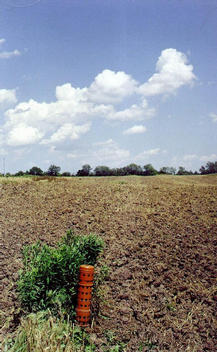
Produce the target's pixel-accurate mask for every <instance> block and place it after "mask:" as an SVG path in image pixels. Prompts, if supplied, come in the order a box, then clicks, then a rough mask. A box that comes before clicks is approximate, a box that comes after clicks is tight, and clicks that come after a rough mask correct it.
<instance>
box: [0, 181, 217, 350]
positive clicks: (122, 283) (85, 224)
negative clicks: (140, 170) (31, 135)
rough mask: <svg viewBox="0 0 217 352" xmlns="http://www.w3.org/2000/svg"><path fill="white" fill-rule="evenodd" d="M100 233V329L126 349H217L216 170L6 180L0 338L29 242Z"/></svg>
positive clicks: (1, 194)
mask: <svg viewBox="0 0 217 352" xmlns="http://www.w3.org/2000/svg"><path fill="white" fill-rule="evenodd" d="M69 228H72V229H73V230H74V231H75V232H76V233H81V234H88V233H90V232H92V233H96V234H98V235H100V236H101V237H102V238H103V239H104V241H105V243H106V247H105V250H104V253H103V256H102V258H101V261H102V262H103V263H104V264H106V265H107V266H108V267H109V268H110V275H109V277H108V279H107V280H106V281H105V283H104V284H103V286H102V287H101V300H100V304H99V305H100V307H99V313H98V316H96V317H95V319H94V325H93V330H92V332H91V335H92V338H93V340H94V342H95V344H96V345H97V346H98V347H97V350H98V351H103V349H102V346H103V344H105V342H106V339H108V337H109V338H110V339H114V340H117V341H120V342H121V341H122V342H124V343H125V344H126V346H127V347H126V351H161V352H163V351H171V352H176V351H178V352H182V351H183V352H186V351H189V352H204V351H216V341H217V334H216V327H217V318H216V312H217V309H216V308H217V286H216V277H217V275H216V274H217V271H216V267H217V265H216V264H217V259H216V257H217V251H216V245H217V175H216V176H213V175H210V176H156V177H107V178H94V177H93V178H70V179H69V178H56V179H52V178H51V179H50V180H40V179H39V180H38V179H37V178H36V179H31V178H29V179H28V178H27V179H24V178H16V179H3V178H2V179H0V266H1V270H0V292H1V293H0V327H1V339H3V337H4V335H5V334H6V332H7V331H11V330H12V329H14V327H15V326H16V325H17V324H18V322H19V302H18V301H17V295H16V280H17V275H18V274H17V272H18V270H19V269H20V268H21V266H22V261H21V248H22V246H23V245H25V244H29V243H32V242H35V241H36V240H38V239H40V240H42V241H45V242H47V243H50V244H54V243H56V242H57V241H58V240H59V239H60V238H61V237H62V236H63V235H64V234H65V232H66V230H67V229H69Z"/></svg>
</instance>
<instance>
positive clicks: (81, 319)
mask: <svg viewBox="0 0 217 352" xmlns="http://www.w3.org/2000/svg"><path fill="white" fill-rule="evenodd" d="M93 275H94V267H93V266H92V265H81V266H80V271H79V288H78V298H77V308H76V320H77V322H78V323H79V325H80V326H88V323H89V322H90V313H91V311H90V309H91V297H92V286H93Z"/></svg>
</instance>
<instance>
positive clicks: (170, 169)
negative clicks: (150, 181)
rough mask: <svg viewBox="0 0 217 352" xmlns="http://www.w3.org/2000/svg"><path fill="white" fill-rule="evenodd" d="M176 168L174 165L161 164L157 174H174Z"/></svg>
mask: <svg viewBox="0 0 217 352" xmlns="http://www.w3.org/2000/svg"><path fill="white" fill-rule="evenodd" d="M175 173H176V169H175V168H174V167H169V166H163V167H162V168H161V169H160V171H159V174H165V175H175Z"/></svg>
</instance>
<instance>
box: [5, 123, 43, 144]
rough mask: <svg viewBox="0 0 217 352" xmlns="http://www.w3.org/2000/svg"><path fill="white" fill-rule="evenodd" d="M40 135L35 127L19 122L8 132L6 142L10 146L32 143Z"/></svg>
mask: <svg viewBox="0 0 217 352" xmlns="http://www.w3.org/2000/svg"><path fill="white" fill-rule="evenodd" d="M42 137H43V133H42V132H40V131H39V130H38V129H37V128H34V127H30V126H26V125H25V124H20V125H18V126H16V127H14V128H13V129H12V130H11V131H10V132H9V135H8V140H7V144H8V145H10V146H21V145H27V144H34V143H36V142H38V141H39V140H40V139H41V138H42Z"/></svg>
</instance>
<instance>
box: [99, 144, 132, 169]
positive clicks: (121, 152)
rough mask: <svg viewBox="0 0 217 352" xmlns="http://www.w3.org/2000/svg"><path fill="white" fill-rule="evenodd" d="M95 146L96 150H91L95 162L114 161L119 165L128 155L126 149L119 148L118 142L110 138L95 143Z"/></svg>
mask: <svg viewBox="0 0 217 352" xmlns="http://www.w3.org/2000/svg"><path fill="white" fill-rule="evenodd" d="M95 146H97V150H95V151H94V152H93V154H92V158H93V159H94V160H95V162H96V163H113V164H114V163H115V164H117V165H120V164H121V163H122V162H124V161H125V160H127V159H128V158H129V156H130V152H129V151H128V150H126V149H121V148H119V146H118V144H117V143H116V142H114V141H113V140H112V139H109V140H107V141H105V142H99V143H96V144H95Z"/></svg>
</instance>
